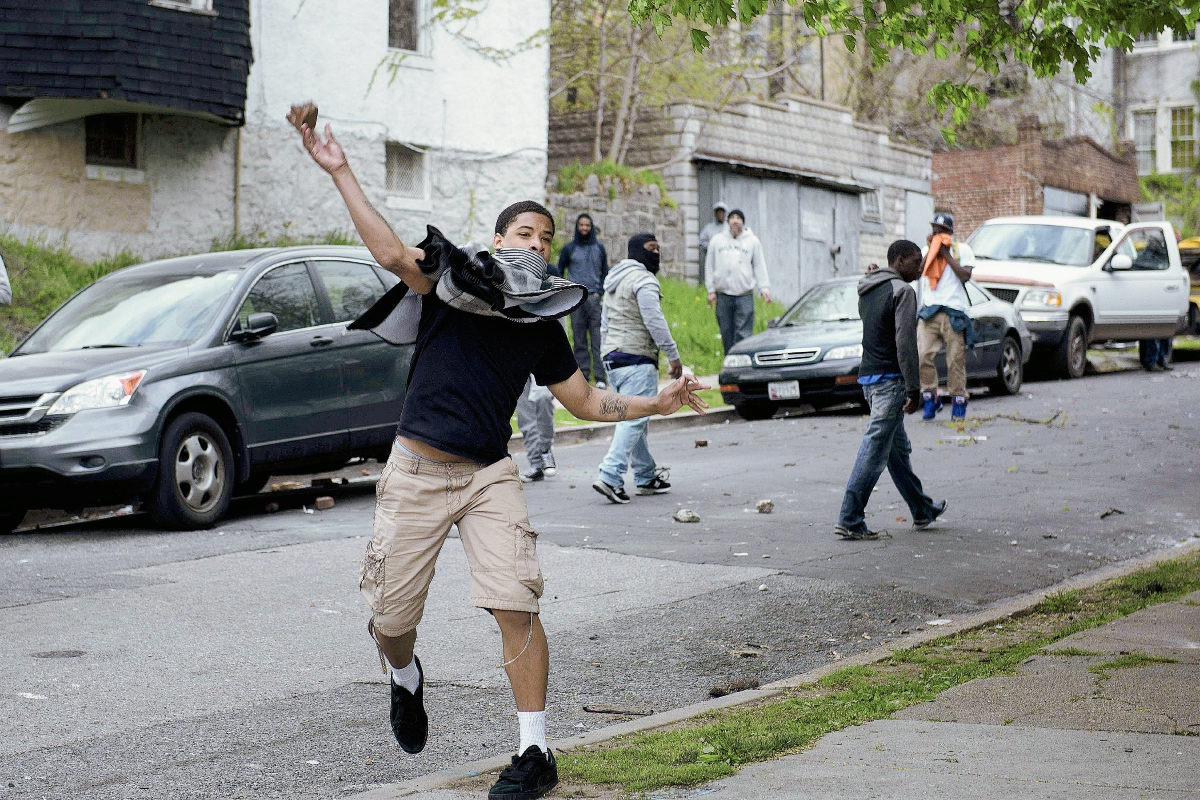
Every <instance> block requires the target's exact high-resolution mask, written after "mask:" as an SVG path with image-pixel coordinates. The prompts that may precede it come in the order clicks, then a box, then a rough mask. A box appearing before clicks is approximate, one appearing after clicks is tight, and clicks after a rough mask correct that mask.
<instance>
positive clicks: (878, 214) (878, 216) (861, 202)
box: [858, 189, 883, 223]
mask: <svg viewBox="0 0 1200 800" xmlns="http://www.w3.org/2000/svg"><path fill="white" fill-rule="evenodd" d="M868 197H873V198H874V199H875V204H874V208H870V207H869V206H868V200H867V198H868ZM858 206H859V216H860V217H861V218H862V220H863V221H864V222H878V223H882V222H883V196H882V192H880V191H879V190H878V189H872V190H871V191H869V192H861V193H860V194H859V195H858Z"/></svg>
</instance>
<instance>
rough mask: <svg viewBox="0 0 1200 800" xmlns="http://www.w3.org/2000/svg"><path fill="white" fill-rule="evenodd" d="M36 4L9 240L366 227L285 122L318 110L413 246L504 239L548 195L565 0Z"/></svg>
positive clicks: (15, 117)
mask: <svg viewBox="0 0 1200 800" xmlns="http://www.w3.org/2000/svg"><path fill="white" fill-rule="evenodd" d="M17 5H18V6H21V7H22V8H21V9H20V10H17V11H15V12H14V13H15V14H16V15H17V17H19V19H18V20H17V22H16V27H15V28H13V27H12V26H7V25H6V26H5V28H4V29H3V30H0V229H3V230H7V231H10V232H12V233H15V234H17V235H22V236H27V235H40V236H44V237H45V238H47V239H48V240H50V241H63V242H65V243H66V244H67V245H68V246H70V247H71V248H72V249H73V250H74V251H75V252H76V253H78V254H80V255H83V256H97V255H102V254H106V253H111V252H114V251H117V250H120V249H123V248H127V249H130V250H132V251H134V252H135V253H137V254H139V255H142V256H145V257H158V256H165V255H172V254H178V253H188V252H199V251H204V250H206V249H208V248H209V247H210V246H211V245H212V243H213V241H214V240H219V239H225V238H228V237H230V236H231V235H235V234H236V235H241V236H246V237H250V238H251V239H255V238H263V239H272V238H274V237H276V236H278V235H280V234H287V235H290V236H293V237H306V236H322V235H325V234H328V233H331V232H334V231H342V232H349V231H351V230H352V226H351V222H350V218H349V215H348V214H347V213H346V212H345V209H344V207H343V206H342V203H341V201H340V199H339V197H338V195H337V193H336V191H335V190H334V189H333V186H332V184H331V182H330V180H329V178H328V177H327V176H326V175H325V174H324V173H323V172H321V170H320V169H319V168H318V167H317V166H316V165H315V164H313V163H312V161H311V159H309V158H308V155H307V154H306V153H305V152H304V150H303V148H302V146H301V142H300V138H299V135H298V134H297V133H296V131H295V129H293V128H292V127H291V126H290V125H289V124H288V123H287V121H286V119H285V115H286V113H287V111H288V108H289V107H290V106H291V105H292V104H293V103H300V102H305V101H308V100H311V101H313V102H315V103H316V104H317V105H318V106H319V108H320V112H321V114H320V123H319V126H320V127H322V128H323V127H324V123H326V122H328V123H330V124H331V125H332V127H333V130H334V134H335V135H336V136H337V138H338V140H339V141H340V142H341V143H342V145H343V147H344V148H345V150H346V152H347V155H348V157H349V159H350V162H351V164H352V166H353V167H354V170H355V172H356V174H357V175H358V177H359V180H360V182H361V183H362V185H363V188H364V189H365V190H366V192H367V195H368V196H369V197H370V199H371V201H372V203H373V204H374V205H375V207H376V208H377V209H378V210H379V211H380V212H381V213H382V214H383V215H384V216H385V217H386V218H387V219H388V221H389V222H391V223H392V225H393V226H394V227H395V228H396V229H397V231H398V232H400V234H401V235H402V236H403V237H404V238H405V239H406V241H412V242H414V243H415V242H416V241H419V240H420V239H421V238H422V237H423V236H424V230H425V225H426V224H433V225H436V226H438V227H439V228H441V229H442V230H443V232H445V233H446V234H447V235H449V236H451V237H452V238H454V239H459V240H465V239H472V238H474V239H481V240H486V239H487V238H489V237H490V234H491V230H492V224H493V222H494V220H495V217H496V215H497V213H498V212H499V211H500V209H501V208H503V207H504V206H505V205H506V204H508V203H510V202H513V201H515V200H518V199H526V198H532V199H539V200H540V199H542V198H544V195H545V188H544V187H545V179H546V160H547V159H546V150H547V114H548V107H547V103H548V101H547V87H546V82H547V74H548V63H549V47H548V44H547V43H546V41H545V40H544V38H539V37H538V36H537V34H538V33H539V32H541V31H544V30H546V29H547V28H548V27H549V15H550V6H549V1H548V0H486V2H474V3H471V4H470V7H471V8H472V9H475V10H477V11H478V14H477V15H476V16H475V17H474V18H473V19H471V20H470V21H469V22H468V23H467V24H466V25H465V27H463V26H462V24H461V23H451V24H443V23H442V22H441V21H440V20H438V19H437V18H436V17H435V16H434V11H433V7H432V3H431V2H430V0H355V2H353V3H321V2H311V0H96V1H95V2H93V3H91V4H89V8H88V14H87V15H85V14H83V13H82V12H81V11H79V6H78V3H72V2H67V0H29V1H28V2H23V3H17ZM90 6H95V8H91V7H90ZM6 13H7V12H6ZM7 22H9V20H6V23H7ZM64 22H65V24H64ZM113 40H116V41H115V45H116V48H115V49H116V50H117V51H118V52H119V53H120V54H121V55H120V56H118V57H117V58H115V59H113V58H111V57H110V56H111V53H112V52H113V50H114V47H113V45H114V41H113ZM81 43H83V44H81ZM87 43H96V44H95V46H94V47H92V46H91V45H87ZM85 45H86V46H85ZM89 47H91V50H89V49H88V48H89ZM106 54H107V55H106Z"/></svg>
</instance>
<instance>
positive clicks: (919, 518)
mask: <svg viewBox="0 0 1200 800" xmlns="http://www.w3.org/2000/svg"><path fill="white" fill-rule="evenodd" d="M887 257H888V267H887V269H880V268H879V267H877V266H875V265H874V264H872V265H871V268H870V271H868V272H867V274H866V275H864V276H863V278H862V280H861V281H859V282H858V315H859V316H860V317H861V318H862V323H863V342H862V345H863V354H862V362H861V363H860V364H859V367H858V382H859V384H861V385H862V387H863V394H864V395H865V396H866V398H867V403H868V404H869V405H870V407H871V418H870V421H869V422H868V423H867V432H866V433H865V434H863V440H862V445H860V446H859V448H858V458H856V459H855V461H854V469H853V470H852V471H851V473H850V481H849V483H847V485H846V495H845V497H844V498H843V500H842V510H841V513H840V514H839V515H838V522H837V525H836V526H835V527H834V529H833V530H834V533H836V534H837V535H838V536H841V537H842V538H843V539H877V538H879V533H878V532H877V531H872V530H870V529H868V528H867V522H866V507H867V500H868V499H870V497H871V492H872V491H873V490H874V489H875V484H876V483H877V482H878V481H879V476H880V475H882V474H883V468H884V467H885V466H886V467H887V470H888V473H889V474H891V476H892V482H893V483H895V484H896V488H897V489H898V490H899V491H900V495H901V496H902V497H903V498H904V502H906V503H908V508H909V511H910V512H911V513H912V518H913V526H914V527H916V528H925V527H927V526H928V525H929V524H930V523H932V522H933V521H934V520H936V519H937V518H938V517H939V516H941V515H942V512H943V511H945V510H946V501H945V500H943V501H941V502H940V503H935V502H933V500H932V499H930V497H929V495H927V494H925V491H924V490H923V489H922V488H921V479H920V478H918V477H917V476H916V474H915V473H914V472H913V468H912V461H911V460H910V459H909V455H910V454H911V453H912V444H910V443H909V441H908V434H907V433H905V431H904V415H905V414H911V413H913V412H914V411H916V410H917V409H918V408H919V407H920V405H921V378H920V359H919V357H918V355H917V293H916V292H915V291H914V290H913V288H912V286H910V285H909V284H910V283H911V282H912V281H915V280H916V279H917V278H919V277H920V276H921V248H919V247H917V245H915V244H913V243H912V242H910V241H907V240H904V239H901V240H899V241H896V242H893V243H892V246H891V247H889V248H888V254H887Z"/></svg>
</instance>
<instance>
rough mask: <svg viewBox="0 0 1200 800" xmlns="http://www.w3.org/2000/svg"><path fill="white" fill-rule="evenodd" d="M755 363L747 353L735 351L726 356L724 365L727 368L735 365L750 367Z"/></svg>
mask: <svg viewBox="0 0 1200 800" xmlns="http://www.w3.org/2000/svg"><path fill="white" fill-rule="evenodd" d="M752 363H753V361H752V360H751V358H750V356H749V355H748V354H746V353H734V354H733V355H728V356H725V362H724V365H725V367H726V368H727V369H733V368H734V367H748V366H750V365H751V364H752Z"/></svg>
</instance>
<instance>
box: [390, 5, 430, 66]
mask: <svg viewBox="0 0 1200 800" xmlns="http://www.w3.org/2000/svg"><path fill="white" fill-rule="evenodd" d="M398 1H399V0H388V26H387V46H388V51H389V52H396V53H405V54H409V55H418V56H428V55H429V54H430V53H429V49H430V41H429V38H430V37H429V33H428V27H429V24H428V23H429V6H428V0H411V2H412V3H413V5H414V7H415V8H414V10H415V12H416V26H417V42H416V45H417V46H416V48H415V49H412V50H410V49H408V48H407V47H398V46H396V45H393V44H392V3H394V2H398Z"/></svg>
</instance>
